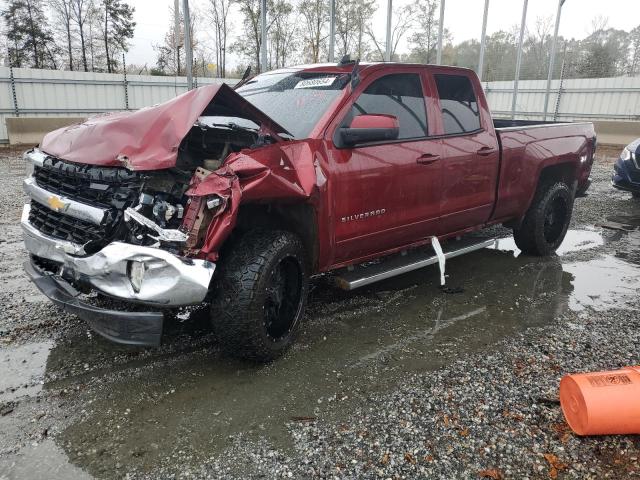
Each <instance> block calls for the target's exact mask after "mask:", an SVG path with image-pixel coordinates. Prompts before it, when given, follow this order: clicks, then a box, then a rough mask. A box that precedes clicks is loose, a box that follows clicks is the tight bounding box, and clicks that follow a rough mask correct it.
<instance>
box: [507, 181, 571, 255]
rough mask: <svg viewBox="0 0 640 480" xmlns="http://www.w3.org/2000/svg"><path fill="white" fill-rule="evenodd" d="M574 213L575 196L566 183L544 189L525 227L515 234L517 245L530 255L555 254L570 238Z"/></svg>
mask: <svg viewBox="0 0 640 480" xmlns="http://www.w3.org/2000/svg"><path fill="white" fill-rule="evenodd" d="M572 211H573V195H572V192H571V189H570V188H569V187H568V186H567V185H566V184H565V183H562V182H557V183H547V184H543V185H541V186H540V187H539V188H538V191H537V192H536V196H535V198H534V199H533V202H532V203H531V206H530V207H529V210H528V211H527V214H526V215H525V218H524V220H523V222H522V224H521V225H520V226H519V227H517V228H515V229H514V230H513V237H514V239H515V242H516V245H517V246H518V248H519V249H520V250H522V251H523V252H524V253H528V254H531V255H539V256H543V255H550V254H551V253H553V252H555V251H556V249H557V248H558V247H559V246H560V244H561V243H562V241H563V240H564V237H565V235H566V234H567V229H568V228H569V222H570V221H571V213H572Z"/></svg>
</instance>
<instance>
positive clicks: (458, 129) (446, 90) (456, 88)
mask: <svg viewBox="0 0 640 480" xmlns="http://www.w3.org/2000/svg"><path fill="white" fill-rule="evenodd" d="M434 76H435V79H436V86H437V88H438V96H439V97H440V107H441V108H442V120H443V123H444V133H445V134H452V133H466V132H473V131H475V130H479V129H480V111H479V110H478V102H477V100H476V96H475V94H474V93H473V86H472V85H471V81H470V80H469V78H468V77H465V76H463V75H443V74H435V75H434Z"/></svg>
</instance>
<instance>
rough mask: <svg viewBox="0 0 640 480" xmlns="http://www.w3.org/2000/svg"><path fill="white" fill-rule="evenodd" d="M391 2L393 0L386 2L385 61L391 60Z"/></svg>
mask: <svg viewBox="0 0 640 480" xmlns="http://www.w3.org/2000/svg"><path fill="white" fill-rule="evenodd" d="M392 3H393V0H389V1H388V2H387V50H386V51H385V54H384V60H385V62H390V61H391V17H392V16H393V13H392V7H393V6H392Z"/></svg>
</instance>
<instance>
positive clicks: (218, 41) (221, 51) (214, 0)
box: [208, 0, 231, 78]
mask: <svg viewBox="0 0 640 480" xmlns="http://www.w3.org/2000/svg"><path fill="white" fill-rule="evenodd" d="M230 9H231V0H209V9H208V14H209V17H210V18H211V21H212V23H213V30H214V40H215V47H216V75H217V76H218V77H223V78H224V77H225V76H226V74H227V38H228V29H229V20H228V16H229V10H230Z"/></svg>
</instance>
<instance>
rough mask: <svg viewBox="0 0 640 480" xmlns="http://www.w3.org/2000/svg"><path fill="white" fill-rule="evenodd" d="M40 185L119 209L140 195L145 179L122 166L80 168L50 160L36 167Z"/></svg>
mask: <svg viewBox="0 0 640 480" xmlns="http://www.w3.org/2000/svg"><path fill="white" fill-rule="evenodd" d="M33 176H34V177H35V179H36V183H37V184H38V185H39V186H40V187H42V188H44V189H45V190H47V191H49V192H53V193H57V194H58V195H64V196H65V197H68V198H71V199H73V200H77V201H78V202H82V203H86V204H89V205H94V206H96V207H103V208H104V207H106V208H109V207H114V206H115V207H117V208H122V204H123V203H126V202H127V201H128V200H130V198H131V195H132V194H134V196H135V194H136V193H137V192H139V189H140V186H141V184H142V177H141V175H140V174H139V173H137V172H130V171H129V170H127V169H125V168H118V167H95V166H92V165H80V164H76V163H68V162H63V161H61V160H58V159H56V158H54V157H47V159H46V160H45V161H44V163H43V165H42V166H41V167H40V166H36V167H35V168H34V172H33Z"/></svg>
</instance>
